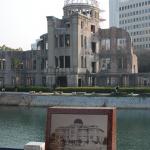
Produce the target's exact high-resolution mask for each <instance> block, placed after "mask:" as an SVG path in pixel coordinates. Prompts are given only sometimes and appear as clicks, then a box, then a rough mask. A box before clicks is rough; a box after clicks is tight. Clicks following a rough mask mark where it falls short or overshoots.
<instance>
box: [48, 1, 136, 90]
mask: <svg viewBox="0 0 150 150" xmlns="http://www.w3.org/2000/svg"><path fill="white" fill-rule="evenodd" d="M63 12H64V14H63V18H62V19H58V18H55V17H53V16H48V17H47V24H48V74H47V84H48V86H50V87H52V86H54V85H55V86H95V85H97V86H99V85H100V86H101V85H110V86H111V85H112V86H113V85H130V80H131V81H132V75H133V74H136V73H137V72H138V67H137V57H136V55H135V54H134V53H133V50H132V44H131V38H130V36H129V34H128V33H127V32H126V31H125V30H123V29H120V28H110V29H104V30H103V29H100V26H99V24H100V9H99V6H98V3H97V1H95V0H66V1H65V4H64V7H63Z"/></svg>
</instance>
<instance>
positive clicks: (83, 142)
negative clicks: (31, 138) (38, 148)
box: [50, 119, 107, 150]
mask: <svg viewBox="0 0 150 150" xmlns="http://www.w3.org/2000/svg"><path fill="white" fill-rule="evenodd" d="M52 134H53V135H54V134H55V140H53V141H50V142H51V144H50V145H53V146H54V145H55V144H56V142H57V144H58V143H59V144H58V145H61V146H60V149H62V147H63V148H64V150H99V149H101V150H106V149H107V146H106V143H105V142H104V140H105V139H106V138H107V137H105V136H104V130H102V129H100V128H99V127H98V126H96V125H89V126H87V125H85V124H84V123H83V121H82V120H81V119H75V120H74V123H73V125H69V126H65V127H58V128H56V129H55V133H52ZM58 141H61V142H62V141H63V144H61V143H60V142H58ZM54 143H55V144H54ZM55 146H56V145H55ZM57 147H59V146H57Z"/></svg>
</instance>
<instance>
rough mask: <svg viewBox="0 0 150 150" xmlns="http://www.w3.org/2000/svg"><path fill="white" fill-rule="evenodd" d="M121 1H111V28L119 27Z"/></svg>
mask: <svg viewBox="0 0 150 150" xmlns="http://www.w3.org/2000/svg"><path fill="white" fill-rule="evenodd" d="M118 8H119V0H109V27H119V9H118Z"/></svg>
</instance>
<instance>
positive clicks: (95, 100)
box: [0, 92, 150, 108]
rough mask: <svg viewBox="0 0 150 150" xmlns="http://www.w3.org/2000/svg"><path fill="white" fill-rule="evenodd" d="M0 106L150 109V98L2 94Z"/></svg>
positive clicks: (0, 93) (0, 94) (0, 95)
mask: <svg viewBox="0 0 150 150" xmlns="http://www.w3.org/2000/svg"><path fill="white" fill-rule="evenodd" d="M0 105H8V106H9V105H10V106H37V107H41V106H42V107H48V106H91V107H96V106H109V107H117V108H150V97H139V96H131V97H109V96H105V95H101V96H96V97H95V96H81V95H80V96H79V95H76V96H74V95H71V94H68V95H67V94H66V95H64V94H62V95H59V94H57V95H54V94H52V93H47V94H44V93H19V92H0Z"/></svg>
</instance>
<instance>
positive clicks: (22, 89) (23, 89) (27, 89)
mask: <svg viewBox="0 0 150 150" xmlns="http://www.w3.org/2000/svg"><path fill="white" fill-rule="evenodd" d="M1 91H2V88H1ZM5 91H9V92H30V91H35V92H40V91H41V92H51V90H50V88H48V87H40V86H39V87H38V86H33V87H5Z"/></svg>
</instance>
